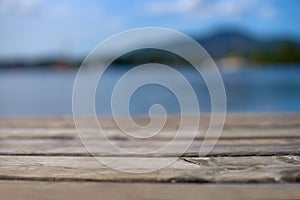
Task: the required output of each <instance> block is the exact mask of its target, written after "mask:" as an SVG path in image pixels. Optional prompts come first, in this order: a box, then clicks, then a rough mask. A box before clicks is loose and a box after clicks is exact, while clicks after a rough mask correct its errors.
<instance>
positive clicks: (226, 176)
mask: <svg viewBox="0 0 300 200" xmlns="http://www.w3.org/2000/svg"><path fill="white" fill-rule="evenodd" d="M171 160H173V158H168V157H159V158H157V157H155V158H151V157H101V161H104V162H106V163H112V164H113V165H114V166H118V167H119V168H121V169H122V170H126V171H131V172H133V173H124V172H119V171H116V170H114V169H111V168H109V167H107V166H105V165H103V164H102V163H101V162H99V161H98V160H96V159H95V158H92V157H62V156H60V157H55V156H0V163H1V166H0V179H10V180H14V179H19V180H44V181H50V180H56V181H63V180H68V181H79V180H82V181H114V182H120V181H121V182H187V183H189V182H198V183H253V182H255V183H259V182H261V183H266V182H270V183H273V182H277V183H282V182H298V181H299V180H300V157H299V156H263V157H259V156H247V157H206V158H200V157H197V158H188V157H187V158H185V157H182V158H180V159H179V160H176V161H175V162H174V163H173V164H171V165H170V166H168V167H166V168H163V169H161V170H159V171H154V172H150V173H139V172H144V171H148V170H151V169H154V168H155V166H159V165H160V164H161V163H163V162H169V161H170V162H171Z"/></svg>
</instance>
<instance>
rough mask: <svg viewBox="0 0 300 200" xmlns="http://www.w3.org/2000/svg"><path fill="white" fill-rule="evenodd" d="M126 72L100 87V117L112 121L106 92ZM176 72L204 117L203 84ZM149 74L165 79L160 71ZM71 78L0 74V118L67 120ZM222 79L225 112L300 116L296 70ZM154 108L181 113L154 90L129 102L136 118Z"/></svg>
mask: <svg viewBox="0 0 300 200" xmlns="http://www.w3.org/2000/svg"><path fill="white" fill-rule="evenodd" d="M126 70H128V69H126V68H122V67H118V68H111V69H110V70H108V71H107V72H106V73H105V75H104V77H103V79H101V81H100V82H99V86H98V90H99V91H97V93H96V110H97V113H98V114H99V115H105V116H109V115H111V107H110V97H111V92H112V89H113V87H114V84H115V83H116V81H117V80H118V79H119V78H120V77H121V76H122V75H123V74H124V73H125V72H126ZM179 71H180V72H181V73H182V74H183V75H185V76H186V77H187V79H188V80H189V82H190V83H191V85H192V87H193V88H194V90H195V92H196V94H197V97H198V99H199V105H200V110H201V112H209V111H210V98H209V95H208V92H207V88H206V86H205V83H204V82H203V80H202V79H201V78H200V76H198V75H197V73H195V70H193V69H191V68H181V69H179ZM148 73H149V72H144V73H141V74H140V76H139V77H137V78H141V79H142V78H143V76H147V75H148ZM151 73H156V74H157V75H158V76H164V77H165V78H168V74H163V73H161V72H160V71H159V69H157V71H155V70H154V71H152V72H151ZM75 76H76V71H57V70H41V69H30V70H2V71H0V116H2V117H3V116H48V115H71V114H72V89H73V83H74V80H75ZM222 76H223V80H224V84H225V88H226V94H227V110H228V111H229V112H300V66H294V67H290V66H289V67H286V66H276V67H260V68H258V67H248V68H247V67H245V68H240V69H236V70H223V71H222ZM174 84H176V80H174ZM178 87H180V86H178ZM153 104H162V105H163V106H164V107H165V109H166V110H167V112H168V113H172V114H176V113H179V112H180V108H179V104H178V101H177V99H176V97H175V96H174V94H173V93H171V92H170V91H169V90H168V89H166V88H164V87H161V86H159V85H145V86H143V87H141V88H139V89H138V90H137V91H136V92H135V93H134V94H133V96H132V98H131V101H130V111H131V113H132V114H136V115H143V114H147V112H148V109H149V107H150V106H151V105H153Z"/></svg>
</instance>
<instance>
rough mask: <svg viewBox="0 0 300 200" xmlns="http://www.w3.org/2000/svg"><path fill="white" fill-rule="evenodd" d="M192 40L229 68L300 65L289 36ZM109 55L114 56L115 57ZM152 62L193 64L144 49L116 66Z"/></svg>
mask: <svg viewBox="0 0 300 200" xmlns="http://www.w3.org/2000/svg"><path fill="white" fill-rule="evenodd" d="M191 37H192V38H194V39H195V40H196V41H197V42H198V43H199V44H201V45H202V46H203V47H204V49H205V50H206V51H207V52H208V53H209V54H210V56H211V57H212V58H213V59H214V60H215V61H219V60H227V61H228V60H229V61H230V62H229V65H231V63H232V62H231V61H234V62H235V61H242V63H245V62H246V63H250V64H269V63H300V40H299V41H297V40H293V39H290V38H285V37H282V38H277V39H262V38H257V37H254V36H252V35H250V34H248V33H247V32H243V31H239V30H221V31H218V32H215V33H213V34H210V35H208V36H206V37H199V36H197V35H192V36H191ZM170 40H171V41H170ZM170 40H169V41H167V43H166V44H165V45H166V46H176V47H180V48H181V49H183V50H184V51H185V52H187V53H189V55H191V56H192V57H194V58H198V57H199V55H197V54H196V53H197V52H194V51H193V50H192V49H191V48H190V47H189V45H188V44H185V43H184V42H183V41H173V40H172V39H170ZM108 55H110V56H113V54H108ZM228 58H229V59H228ZM81 60H82V59H76V60H74V59H66V58H64V59H62V58H53V57H52V58H50V57H49V58H46V59H36V60H10V61H4V60H0V68H14V67H18V68H29V67H44V68H53V67H59V68H74V67H78V66H80V63H81ZM149 62H156V63H162V64H179V65H188V64H189V63H187V62H186V60H184V59H183V58H180V57H178V56H177V55H175V54H173V53H170V52H167V51H163V50H157V49H142V50H136V51H132V52H129V53H127V54H125V55H122V56H121V57H119V58H118V59H116V60H115V61H114V63H113V64H116V66H117V65H128V64H129V65H131V64H133V65H139V64H144V63H149ZM227 63H228V62H227Z"/></svg>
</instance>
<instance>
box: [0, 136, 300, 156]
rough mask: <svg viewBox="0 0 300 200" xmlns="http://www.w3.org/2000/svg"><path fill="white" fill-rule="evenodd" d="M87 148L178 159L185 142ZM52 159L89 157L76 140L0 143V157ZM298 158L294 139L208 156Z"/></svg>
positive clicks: (237, 144)
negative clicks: (49, 156)
mask: <svg viewBox="0 0 300 200" xmlns="http://www.w3.org/2000/svg"><path fill="white" fill-rule="evenodd" d="M86 142H88V143H89V146H92V147H93V148H96V147H98V151H97V152H96V153H97V155H102V156H121V155H122V156H128V155H135V156H139V155H141V153H143V156H146V155H148V156H181V154H182V149H183V147H185V146H186V145H187V144H186V141H185V140H179V141H176V142H174V146H173V148H171V149H168V151H164V152H163V153H152V154H148V152H152V151H154V150H157V149H160V148H162V147H163V146H166V145H168V143H169V141H167V140H163V141H159V140H150V142H149V141H148V140H112V141H111V142H112V143H114V144H115V145H117V146H118V147H120V148H121V149H123V150H126V151H129V152H135V154H134V153H133V154H129V153H126V152H124V151H121V150H120V151H116V150H112V148H111V145H110V144H108V142H106V141H104V140H92V139H91V140H88V141H86ZM202 142H203V141H202V140H195V141H194V142H193V143H192V145H191V146H190V148H189V149H188V150H187V151H186V153H185V154H184V155H186V156H197V155H198V152H199V150H200V147H201V145H202ZM25 154H26V155H29V154H32V155H45V156H47V155H52V156H55V155H56V156H62V155H63V156H74V155H77V156H89V153H88V152H87V150H86V149H85V148H84V146H83V145H82V143H81V142H80V141H79V140H76V139H74V140H70V139H67V140H62V139H22V140H16V139H5V140H0V155H25ZM286 154H292V155H300V138H296V139H283V138H281V139H239V140H234V139H233V140H223V139H220V140H218V142H217V144H216V145H215V147H214V149H213V150H212V152H211V153H210V154H209V155H210V156H213V155H215V156H225V155H227V156H243V155H286Z"/></svg>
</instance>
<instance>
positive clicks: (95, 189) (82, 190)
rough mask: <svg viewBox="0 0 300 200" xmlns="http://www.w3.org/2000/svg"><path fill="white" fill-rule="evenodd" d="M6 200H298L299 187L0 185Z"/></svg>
mask: <svg viewBox="0 0 300 200" xmlns="http://www.w3.org/2000/svg"><path fill="white" fill-rule="evenodd" d="M0 194H1V197H5V199H6V200H17V199H18V200H24V199H30V200H49V199H57V200H81V199H87V198H88V199H90V200H93V199H97V200H98V199H101V200H112V199H113V200H124V199H130V200H149V199H153V200H170V199H180V200H181V199H185V200H199V199H201V200H211V199H213V200H241V199H243V200H261V199H264V200H297V199H299V196H300V190H299V185H297V184H280V185H279V184H259V185H257V184H247V185H246V184H202V185H199V184H152V183H91V182H39V181H0Z"/></svg>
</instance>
